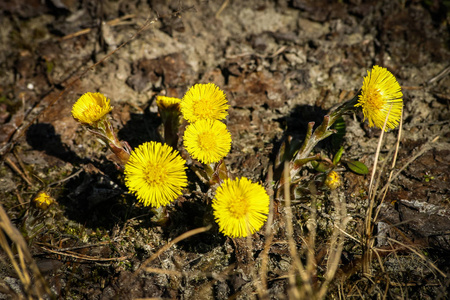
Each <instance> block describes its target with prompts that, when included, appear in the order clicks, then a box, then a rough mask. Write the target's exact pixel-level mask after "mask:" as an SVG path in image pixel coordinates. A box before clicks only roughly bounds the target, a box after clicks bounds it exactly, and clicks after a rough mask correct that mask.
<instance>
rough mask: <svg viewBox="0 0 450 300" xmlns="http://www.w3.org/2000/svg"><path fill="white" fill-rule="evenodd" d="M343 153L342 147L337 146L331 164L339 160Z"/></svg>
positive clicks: (335, 163)
mask: <svg viewBox="0 0 450 300" xmlns="http://www.w3.org/2000/svg"><path fill="white" fill-rule="evenodd" d="M343 153H344V147H341V148H339V150H338V151H337V152H336V154H335V155H334V157H333V165H335V166H336V165H337V164H338V163H339V162H340V161H341V157H342V154H343Z"/></svg>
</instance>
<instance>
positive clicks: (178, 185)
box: [125, 142, 187, 208]
mask: <svg viewBox="0 0 450 300" xmlns="http://www.w3.org/2000/svg"><path fill="white" fill-rule="evenodd" d="M185 163H186V161H185V160H184V159H182V158H181V156H180V155H179V153H178V151H177V150H174V149H173V148H172V147H170V146H168V145H165V144H164V145H163V144H161V143H157V142H146V143H144V144H142V145H140V146H139V147H138V148H135V149H134V150H133V151H132V152H131V155H130V158H129V160H128V163H127V164H126V165H125V185H126V186H127V187H128V189H129V190H130V192H131V193H133V194H135V195H136V197H137V198H138V200H139V201H140V202H143V203H144V206H152V207H156V208H158V207H160V206H163V205H167V204H169V203H170V202H172V201H173V200H175V199H176V198H178V196H180V195H181V190H182V189H183V188H184V187H186V186H187V177H186V171H185V170H186V166H185Z"/></svg>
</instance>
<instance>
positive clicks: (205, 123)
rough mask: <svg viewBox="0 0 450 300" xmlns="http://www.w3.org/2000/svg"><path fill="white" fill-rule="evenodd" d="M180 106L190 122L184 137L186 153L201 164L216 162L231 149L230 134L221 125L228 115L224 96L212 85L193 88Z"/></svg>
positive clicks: (200, 85) (224, 126) (223, 125)
mask: <svg viewBox="0 0 450 300" xmlns="http://www.w3.org/2000/svg"><path fill="white" fill-rule="evenodd" d="M180 105H181V113H182V114H183V117H184V118H185V119H186V120H187V121H189V122H190V124H189V125H188V126H187V127H186V131H185V132H184V136H183V140H184V147H185V148H186V150H187V151H188V152H189V154H190V155H191V156H192V157H193V158H194V159H197V160H199V161H200V162H202V163H204V164H210V163H217V162H219V161H220V160H221V159H222V158H224V157H225V156H226V155H227V154H228V152H230V149H231V134H230V132H229V131H228V130H227V128H226V125H225V124H224V123H222V122H220V120H223V119H225V118H226V117H227V115H228V112H227V110H228V107H229V105H228V104H227V99H226V96H225V93H224V92H223V91H222V90H220V89H219V88H218V87H217V86H216V85H215V84H213V83H207V84H196V85H194V86H193V87H191V88H190V89H189V90H188V91H187V93H186V95H184V97H183V99H182V101H181V104H180Z"/></svg>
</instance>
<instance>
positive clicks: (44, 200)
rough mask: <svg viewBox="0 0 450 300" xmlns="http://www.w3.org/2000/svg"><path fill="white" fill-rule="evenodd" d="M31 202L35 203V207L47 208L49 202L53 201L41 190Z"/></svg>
mask: <svg viewBox="0 0 450 300" xmlns="http://www.w3.org/2000/svg"><path fill="white" fill-rule="evenodd" d="M33 202H34V204H35V205H36V207H38V208H40V209H44V210H45V209H47V207H49V206H50V204H52V203H53V202H55V201H54V200H53V198H52V197H51V196H50V195H48V194H47V193H45V192H41V193H39V195H38V196H37V197H36V198H34V199H33Z"/></svg>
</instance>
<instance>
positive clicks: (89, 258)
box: [42, 247, 129, 262]
mask: <svg viewBox="0 0 450 300" xmlns="http://www.w3.org/2000/svg"><path fill="white" fill-rule="evenodd" d="M42 249H43V250H44V251H47V252H50V253H53V254H58V255H62V256H67V257H71V258H74V259H79V260H85V261H94V262H109V261H124V260H127V259H129V257H128V256H122V257H111V258H102V257H93V256H88V255H84V254H80V253H76V252H72V251H58V250H52V249H50V248H47V247H42Z"/></svg>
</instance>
